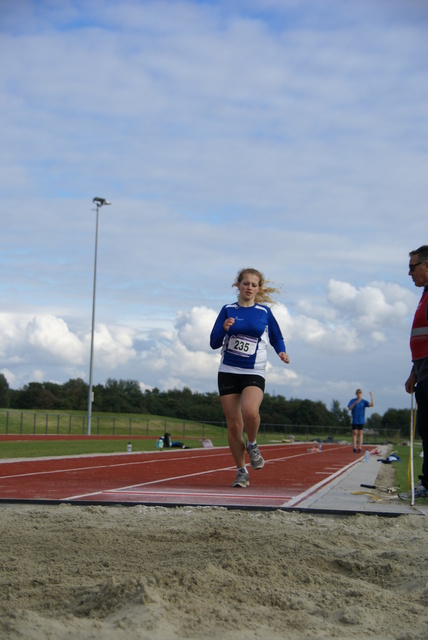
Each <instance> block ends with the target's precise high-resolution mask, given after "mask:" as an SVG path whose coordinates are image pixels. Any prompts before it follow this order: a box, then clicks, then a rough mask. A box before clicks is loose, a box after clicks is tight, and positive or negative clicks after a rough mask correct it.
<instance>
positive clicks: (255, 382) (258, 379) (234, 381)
mask: <svg viewBox="0 0 428 640" xmlns="http://www.w3.org/2000/svg"><path fill="white" fill-rule="evenodd" d="M246 387H258V388H259V389H261V390H262V391H264V390H265V379H264V378H263V376H257V375H255V374H252V373H251V374H246V373H244V374H241V373H221V372H220V373H219V374H218V392H219V394H220V395H221V396H228V395H230V394H232V393H242V391H243V390H244V389H245V388H246Z"/></svg>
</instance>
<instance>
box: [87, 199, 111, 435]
mask: <svg viewBox="0 0 428 640" xmlns="http://www.w3.org/2000/svg"><path fill="white" fill-rule="evenodd" d="M92 202H94V203H95V206H96V208H97V215H96V223H95V257H94V286H93V293H92V324H91V352H90V358H89V394H88V424H87V431H86V433H87V435H88V436H90V435H91V417H92V402H93V399H94V393H93V390H92V369H93V364H94V327H95V294H96V288H97V251H98V213H99V209H100V207H102V206H104V205H105V204H111V203H110V202H107V200H105V199H104V198H93V200H92Z"/></svg>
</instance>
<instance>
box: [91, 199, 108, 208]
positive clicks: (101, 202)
mask: <svg viewBox="0 0 428 640" xmlns="http://www.w3.org/2000/svg"><path fill="white" fill-rule="evenodd" d="M92 202H95V204H96V205H97V207H102V206H103V205H105V204H111V202H108V200H106V199H105V198H93V199H92Z"/></svg>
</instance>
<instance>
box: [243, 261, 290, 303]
mask: <svg viewBox="0 0 428 640" xmlns="http://www.w3.org/2000/svg"><path fill="white" fill-rule="evenodd" d="M247 273H249V274H251V275H252V276H256V277H257V278H258V279H259V287H260V288H259V290H258V292H257V295H256V298H255V301H256V302H258V303H260V304H275V302H276V301H275V300H274V298H273V297H272V295H273V294H277V293H279V289H276V288H275V287H271V286H268V285H269V284H271V283H270V281H269V280H266V279H265V277H264V275H263V274H262V273H261V271H259V270H258V269H253V268H252V267H247V268H245V269H241V271H239V272H238V275H237V276H236V280H235V282H234V283H233V285H232V287H238V286H239V285H240V283H241V282H242V280H243V279H244V276H245V274H247Z"/></svg>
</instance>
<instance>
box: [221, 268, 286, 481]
mask: <svg viewBox="0 0 428 640" xmlns="http://www.w3.org/2000/svg"><path fill="white" fill-rule="evenodd" d="M233 286H234V287H236V288H237V291H238V301H237V302H234V303H232V304H226V305H225V306H224V307H223V308H222V309H221V311H220V313H219V315H218V317H217V320H216V321H215V324H214V327H213V330H212V332H211V337H210V345H211V347H212V349H219V348H220V347H221V360H220V367H219V371H218V389H219V393H220V399H221V405H222V408H223V411H224V415H225V417H226V422H227V436H228V442H229V447H230V451H231V453H232V456H233V458H234V460H235V463H236V466H237V475H236V479H235V480H234V482H233V484H232V486H233V487H242V488H245V487H248V486H249V484H250V482H249V474H248V470H247V467H246V464H245V450H247V452H248V455H249V457H250V464H251V468H252V469H261V468H262V467H263V466H264V463H265V462H264V460H263V458H262V456H261V453H260V450H259V447H258V446H257V433H258V430H259V426H260V413H259V409H260V405H261V402H262V400H263V393H264V389H265V371H266V362H267V343H268V342H270V344H271V345H272V346H273V348H274V349H275V351H276V352H277V354H278V356H279V357H280V358H281V360H282V361H283V362H285V363H286V364H288V363H289V362H290V359H289V357H288V354H287V353H286V351H285V344H284V339H283V337H282V334H281V330H280V328H279V326H278V323H277V321H276V320H275V317H274V315H273V313H272V311H271V310H270V307H269V306H267V304H272V303H273V299H272V297H271V295H272V294H273V293H277V289H274V288H272V287H268V286H267V283H266V281H265V279H264V276H263V274H262V273H260V271H257V269H243V270H242V271H240V272H239V273H238V276H237V278H236V281H235V283H234V284H233ZM244 428H245V431H246V433H247V443H246V445H245V442H244Z"/></svg>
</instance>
